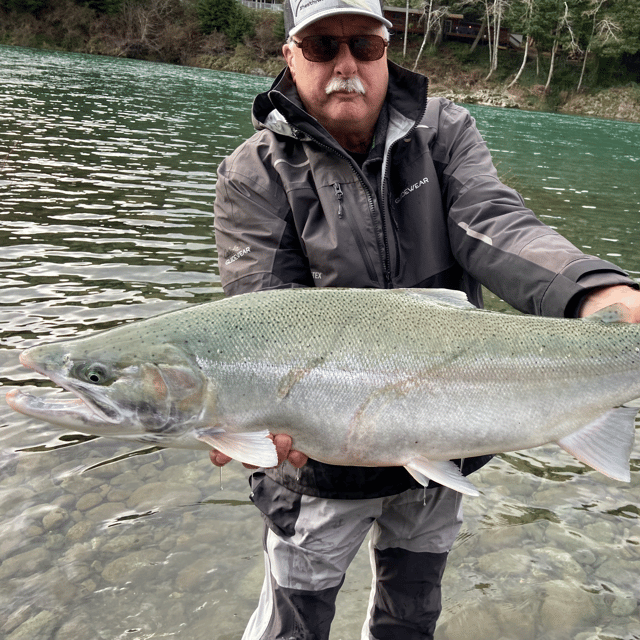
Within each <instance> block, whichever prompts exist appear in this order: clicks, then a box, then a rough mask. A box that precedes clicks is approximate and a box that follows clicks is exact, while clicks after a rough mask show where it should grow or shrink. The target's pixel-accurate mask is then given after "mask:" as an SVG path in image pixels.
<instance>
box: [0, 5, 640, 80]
mask: <svg viewBox="0 0 640 640" xmlns="http://www.w3.org/2000/svg"><path fill="white" fill-rule="evenodd" d="M409 2H410V5H411V6H412V8H414V9H418V10H419V11H421V12H422V14H423V16H422V21H423V24H424V25H427V26H428V28H427V29H426V33H425V35H424V37H422V36H420V37H419V38H418V40H419V41H420V42H419V49H418V47H417V45H416V43H415V37H414V49H415V50H416V51H417V55H416V57H415V61H412V62H405V65H406V66H409V67H411V66H412V64H413V66H414V67H416V66H417V65H418V60H419V57H420V55H421V54H422V52H423V51H425V52H426V54H427V55H429V54H431V55H433V54H434V52H436V53H437V50H438V47H439V46H441V40H442V34H443V28H444V25H445V21H446V20H447V17H448V16H449V15H450V14H463V15H464V17H465V19H466V20H470V21H475V22H477V23H480V24H481V25H482V33H483V34H486V36H487V37H486V38H485V39H484V40H480V41H479V42H480V43H481V46H480V47H478V46H477V45H478V43H466V44H465V45H463V46H458V47H457V48H455V47H454V50H455V51H456V52H457V55H458V57H459V59H460V61H461V62H463V63H464V62H465V59H469V60H470V59H472V57H473V56H474V55H476V58H475V59H476V60H477V59H478V58H477V52H476V49H482V50H483V51H484V52H486V53H483V54H482V56H483V57H484V60H485V61H486V69H487V78H491V77H492V76H493V78H494V79H495V80H496V81H499V82H502V83H505V84H506V83H509V85H510V86H511V85H513V84H515V83H517V82H522V81H523V80H525V79H526V77H527V74H526V73H524V75H523V72H524V71H525V68H529V69H531V68H535V73H536V77H538V76H540V75H541V74H544V76H543V77H544V82H545V83H546V84H545V86H544V88H545V91H547V92H548V91H550V90H552V89H553V87H554V86H556V87H560V86H562V85H563V82H565V81H564V80H563V70H564V69H566V68H567V67H568V66H571V69H572V73H571V75H572V82H574V80H576V78H577V80H576V82H575V83H574V84H575V85H576V86H574V87H573V89H584V88H591V89H594V88H601V87H603V86H613V85H615V84H624V83H628V82H636V83H637V82H638V80H639V79H640V0H450V1H449V2H444V1H442V0H440V1H438V0H409ZM385 4H396V5H399V6H403V7H404V6H405V4H406V0H387V2H385ZM501 27H502V28H507V29H509V30H510V31H511V32H513V33H518V34H521V35H522V36H523V38H522V47H521V48H520V49H519V50H518V51H505V49H504V47H500V46H498V39H497V36H498V34H499V33H500V28H501ZM402 40H403V34H402V33H397V34H395V38H394V41H395V42H398V41H400V42H402ZM283 41H284V23H283V19H282V12H277V11H270V10H253V9H248V8H247V7H245V6H243V5H242V4H241V3H240V2H238V0H0V43H4V44H17V45H27V46H36V47H49V48H56V49H65V50H69V51H82V52H87V53H98V54H106V55H116V56H124V57H133V58H141V59H147V60H159V61H164V62H170V63H175V64H197V65H199V66H202V62H203V60H206V59H209V60H212V59H214V58H215V57H217V56H227V57H229V56H233V55H236V56H237V55H238V52H244V57H245V64H249V65H250V64H251V60H254V61H255V63H256V64H257V66H262V67H263V68H264V67H265V65H266V68H267V70H268V72H270V71H271V70H272V69H274V68H279V67H281V66H282V59H279V60H278V61H277V62H276V58H277V56H278V55H279V53H280V50H281V46H282V42H283ZM268 61H270V62H269V63H268ZM260 63H264V64H262V65H261V64H260ZM231 70H236V69H233V68H231ZM237 70H239V71H246V70H247V69H244V68H243V69H237ZM529 75H530V74H529ZM536 82H539V83H541V82H540V80H539V79H538V80H536Z"/></svg>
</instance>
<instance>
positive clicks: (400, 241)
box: [215, 63, 634, 498]
mask: <svg viewBox="0 0 640 640" xmlns="http://www.w3.org/2000/svg"><path fill="white" fill-rule="evenodd" d="M386 105H387V106H386V109H384V110H383V114H382V115H381V118H380V122H379V123H378V127H377V129H376V135H375V138H374V143H373V145H372V150H371V152H370V154H369V157H368V159H367V160H366V161H365V162H364V164H363V167H362V168H361V167H360V166H359V165H358V163H357V162H355V161H354V160H353V159H352V158H351V157H350V156H349V154H348V153H347V152H346V151H345V150H344V149H343V148H342V147H340V146H339V145H338V144H337V143H336V142H335V140H334V139H333V138H332V137H331V136H330V135H329V134H328V133H327V131H325V130H324V128H323V127H322V126H321V125H320V124H319V123H318V122H317V121H316V120H315V119H313V118H311V117H310V116H309V115H308V114H307V113H306V111H305V110H304V108H303V106H302V104H301V102H300V99H299V97H298V95H297V92H296V90H295V86H294V85H293V82H292V80H291V76H290V74H289V73H288V71H287V70H285V71H283V72H282V73H281V74H280V76H279V77H278V78H277V79H276V80H275V82H274V84H273V86H272V88H271V90H270V91H268V92H266V93H263V94H260V95H259V96H258V97H257V98H256V100H255V102H254V105H253V114H252V115H253V121H254V125H255V127H256V129H257V133H256V134H255V135H253V137H251V138H250V139H249V140H248V141H246V142H245V143H244V144H242V145H241V146H240V147H239V148H238V149H237V150H236V151H235V152H234V153H233V154H232V155H231V156H229V157H228V158H226V159H225V160H224V161H223V162H222V163H221V165H220V167H219V170H218V183H217V187H216V202H215V231H216V241H217V245H218V256H219V265H220V277H221V280H222V285H223V288H224V291H225V293H226V294H227V295H235V294H239V293H245V292H249V291H258V290H261V289H270V288H278V287H296V286H300V287H312V286H321V287H378V288H396V287H446V288H450V289H459V290H462V291H464V292H465V293H466V294H467V295H468V297H469V299H470V300H471V302H473V303H474V304H476V305H478V306H481V305H482V294H481V284H483V285H485V286H486V287H488V288H489V289H490V290H491V291H493V292H494V293H496V294H497V295H498V296H500V297H501V298H503V299H504V300H506V301H507V302H508V303H510V304H511V305H513V306H514V307H516V308H517V309H519V310H521V311H523V312H526V313H532V314H538V315H548V316H572V315H574V314H575V312H576V308H577V306H578V305H579V303H580V300H581V299H582V297H583V295H584V293H585V292H586V291H587V290H589V289H591V288H594V287H598V286H604V285H611V284H620V283H624V284H630V285H634V282H633V281H632V280H630V279H629V278H628V277H627V276H626V275H625V274H624V272H623V271H621V270H620V269H619V268H618V267H616V266H615V265H613V264H611V263H608V262H605V261H603V260H600V259H598V258H595V257H593V256H588V255H585V254H583V253H582V252H581V251H579V250H578V249H577V248H576V247H574V246H573V245H572V244H571V243H569V242H568V241H567V240H565V239H564V238H563V237H562V236H560V235H559V234H557V233H556V232H555V231H553V230H552V229H550V228H549V227H547V226H546V225H544V224H542V223H541V222H540V221H539V220H538V219H537V218H536V217H535V215H534V214H533V213H532V212H531V211H530V210H529V209H528V208H527V207H526V206H525V204H524V201H523V199H522V197H521V196H520V195H519V194H518V193H517V192H516V191H514V190H513V189H511V188H509V187H507V186H505V185H504V184H502V183H501V182H500V180H499V179H498V176H497V172H496V169H495V168H494V166H493V164H492V161H491V156H490V153H489V150H488V149H487V146H486V144H485V142H484V141H483V139H482V137H481V136H480V133H479V132H478V130H477V128H476V126H475V121H474V120H473V118H472V117H471V116H470V114H469V113H468V111H467V110H465V109H464V108H462V107H459V106H456V105H455V104H453V103H452V102H450V101H448V100H445V99H443V98H430V99H429V100H427V79H426V78H425V77H424V76H421V75H418V74H415V73H412V72H410V71H407V70H406V69H403V68H401V67H398V66H397V65H395V64H393V63H389V90H388V94H387V103H386ZM487 459H488V458H482V459H468V460H466V461H465V462H464V465H463V472H464V473H469V472H471V471H473V470H474V469H476V468H478V467H479V466H481V464H483V463H484V462H485V461H486V460H487ZM267 474H268V475H269V476H270V477H271V478H272V479H273V480H275V481H276V482H279V483H280V484H284V485H285V486H288V487H289V488H291V489H293V490H295V491H297V492H300V493H307V494H311V495H319V496H324V497H335V498H363V497H374V496H382V495H391V494H394V493H398V492H400V491H404V490H405V489H407V488H410V487H414V486H417V485H416V484H415V482H414V481H413V479H412V478H411V477H410V476H409V474H408V473H407V472H406V471H405V470H404V469H402V468H397V469H396V468H391V469H389V468H387V469H371V468H356V467H353V468H352V467H335V466H331V465H325V464H321V463H318V462H315V461H310V462H309V463H308V464H307V465H306V466H305V467H303V469H302V470H301V471H300V472H299V473H297V472H296V470H294V469H293V468H292V467H290V466H289V465H283V467H282V468H281V469H279V470H268V471H267Z"/></svg>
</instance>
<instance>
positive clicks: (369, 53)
mask: <svg viewBox="0 0 640 640" xmlns="http://www.w3.org/2000/svg"><path fill="white" fill-rule="evenodd" d="M349 47H350V49H351V53H352V54H353V57H354V58H355V59H356V60H361V61H363V62H372V61H373V60H380V58H382V54H383V53H384V40H383V39H382V38H380V37H379V36H370V37H366V38H365V37H356V38H351V41H350V42H349Z"/></svg>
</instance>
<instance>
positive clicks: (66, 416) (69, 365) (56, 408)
mask: <svg viewBox="0 0 640 640" xmlns="http://www.w3.org/2000/svg"><path fill="white" fill-rule="evenodd" d="M100 336H101V338H100ZM100 336H96V337H90V338H84V339H83V338H81V339H78V340H71V341H65V342H60V343H53V344H48V345H42V346H36V347H32V348H30V349H27V350H26V351H24V352H22V354H21V355H20V361H21V363H22V364H23V365H25V366H26V367H29V368H31V369H33V370H35V371H37V372H39V373H41V374H43V375H45V376H47V377H48V378H50V379H51V380H52V381H53V382H55V383H56V384H58V385H59V386H61V387H62V388H64V389H66V390H67V391H68V392H70V393H71V394H73V397H72V398H71V399H68V394H53V395H52V396H38V397H36V396H33V395H30V394H28V393H25V392H23V391H21V390H14V391H13V392H11V393H10V394H8V395H7V402H8V403H9V405H10V406H11V407H12V408H13V409H15V410H16V411H19V412H21V413H24V414H26V415H29V416H31V417H34V418H39V419H41V420H44V421H47V422H50V423H52V424H56V425H59V426H62V427H65V428H69V429H75V430H77V431H80V432H82V433H88V434H92V435H103V436H112V437H114V436H115V437H119V438H124V439H128V440H137V441H141V442H145V443H150V442H151V443H156V444H158V445H163V444H164V445H166V446H181V445H179V444H177V443H176V440H179V439H181V438H185V437H188V434H189V433H191V432H192V430H193V429H194V428H196V427H198V426H203V425H206V424H211V420H212V416H213V414H214V412H215V398H216V393H215V385H214V384H213V383H212V382H211V381H210V380H209V379H208V378H207V377H206V376H205V375H204V373H203V372H202V370H201V369H200V368H199V367H198V365H197V362H196V360H195V359H194V358H193V356H191V355H190V354H188V353H187V352H186V351H184V350H182V349H181V348H180V347H178V346H176V345H174V344H171V343H166V342H165V343H160V344H152V343H149V342H142V341H141V342H138V344H127V345H126V348H125V346H124V345H122V344H119V343H118V341H117V340H115V341H111V340H110V335H109V332H107V333H105V334H100ZM65 395H66V396H67V397H61V396H65ZM184 446H189V445H188V444H186V445H184ZM195 446H197V445H195Z"/></svg>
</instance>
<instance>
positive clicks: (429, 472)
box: [404, 456, 480, 496]
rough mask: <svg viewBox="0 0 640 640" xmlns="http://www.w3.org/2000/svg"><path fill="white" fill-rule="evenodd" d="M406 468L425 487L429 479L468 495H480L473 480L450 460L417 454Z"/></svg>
mask: <svg viewBox="0 0 640 640" xmlns="http://www.w3.org/2000/svg"><path fill="white" fill-rule="evenodd" d="M404 468H405V469H406V470H407V471H408V472H409V473H410V474H411V475H412V476H413V477H414V478H415V479H416V480H417V481H418V482H419V483H420V484H421V485H424V486H425V487H426V486H427V485H428V484H429V480H433V481H434V482H437V483H438V484H441V485H444V486H445V487H449V488H450V489H455V490H456V491H459V492H460V493H465V494H467V495H468V496H479V495H480V492H479V491H478V490H477V489H476V488H475V487H474V486H473V484H472V483H471V481H470V480H467V478H465V477H464V476H463V475H462V472H461V471H460V469H459V468H458V466H457V465H456V464H455V463H454V462H451V461H450V460H427V458H424V457H422V456H416V457H415V458H412V459H411V461H410V462H408V463H407V464H406V465H405V467H404Z"/></svg>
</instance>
